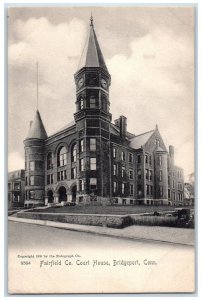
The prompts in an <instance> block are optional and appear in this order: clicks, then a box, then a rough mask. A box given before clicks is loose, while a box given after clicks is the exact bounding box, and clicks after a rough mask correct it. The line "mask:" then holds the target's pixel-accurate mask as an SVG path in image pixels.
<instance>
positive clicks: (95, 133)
mask: <svg viewBox="0 0 202 300" xmlns="http://www.w3.org/2000/svg"><path fill="white" fill-rule="evenodd" d="M74 78H75V84H76V112H75V114H74V121H73V122H71V123H69V124H67V126H65V127H64V128H63V129H61V130H60V131H58V132H56V133H55V134H53V135H51V136H49V137H48V136H47V134H46V130H45V128H44V125H43V122H42V120H41V117H40V114H39V111H37V112H36V115H35V119H34V121H33V122H31V123H30V129H29V132H28V136H27V137H26V139H25V141H24V145H25V167H26V169H25V176H26V187H25V190H26V200H25V204H26V205H27V206H36V205H43V204H47V203H58V202H62V201H64V202H66V201H69V202H76V203H79V204H122V205H128V204H130V205H135V204H146V205H157V204H165V205H181V204H183V189H184V186H183V170H182V169H180V168H177V167H176V166H175V165H174V148H173V147H172V146H169V153H168V152H167V149H166V146H165V144H164V142H163V139H162V137H161V135H160V133H159V130H158V127H157V126H156V128H155V129H153V130H151V131H149V132H146V133H143V134H140V135H135V134H132V133H130V132H128V131H127V118H126V117H125V116H120V118H119V119H117V120H115V124H113V123H112V115H111V113H110V112H109V108H110V102H109V87H110V84H111V76H110V74H109V72H108V69H107V66H106V64H105V61H104V58H103V55H102V52H101V49H100V47H99V44H98V41H97V37H96V34H95V31H94V27H93V21H92V19H91V24H90V32H89V37H88V41H87V43H86V46H85V49H84V51H83V53H82V57H81V60H80V65H79V68H78V71H77V72H76V73H75V75H74ZM71 101H72V100H71Z"/></svg>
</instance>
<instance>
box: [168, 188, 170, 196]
mask: <svg viewBox="0 0 202 300" xmlns="http://www.w3.org/2000/svg"><path fill="white" fill-rule="evenodd" d="M168 198H170V189H168Z"/></svg>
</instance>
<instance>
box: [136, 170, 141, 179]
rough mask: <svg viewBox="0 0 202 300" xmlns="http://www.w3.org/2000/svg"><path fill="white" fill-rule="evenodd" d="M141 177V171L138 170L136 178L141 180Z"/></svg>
mask: <svg viewBox="0 0 202 300" xmlns="http://www.w3.org/2000/svg"><path fill="white" fill-rule="evenodd" d="M141 176H142V171H141V170H140V169H139V170H137V178H138V179H141Z"/></svg>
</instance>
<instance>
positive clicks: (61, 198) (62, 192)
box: [58, 186, 67, 202]
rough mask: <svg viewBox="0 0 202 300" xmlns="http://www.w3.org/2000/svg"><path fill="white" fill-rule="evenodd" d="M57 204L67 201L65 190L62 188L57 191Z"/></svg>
mask: <svg viewBox="0 0 202 300" xmlns="http://www.w3.org/2000/svg"><path fill="white" fill-rule="evenodd" d="M58 194H59V202H62V201H67V190H66V188H65V187H64V186H61V187H60V188H59V190H58Z"/></svg>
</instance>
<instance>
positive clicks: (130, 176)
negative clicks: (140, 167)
mask: <svg viewBox="0 0 202 300" xmlns="http://www.w3.org/2000/svg"><path fill="white" fill-rule="evenodd" d="M133 178H134V177H133V170H131V169H130V170H129V179H133Z"/></svg>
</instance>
